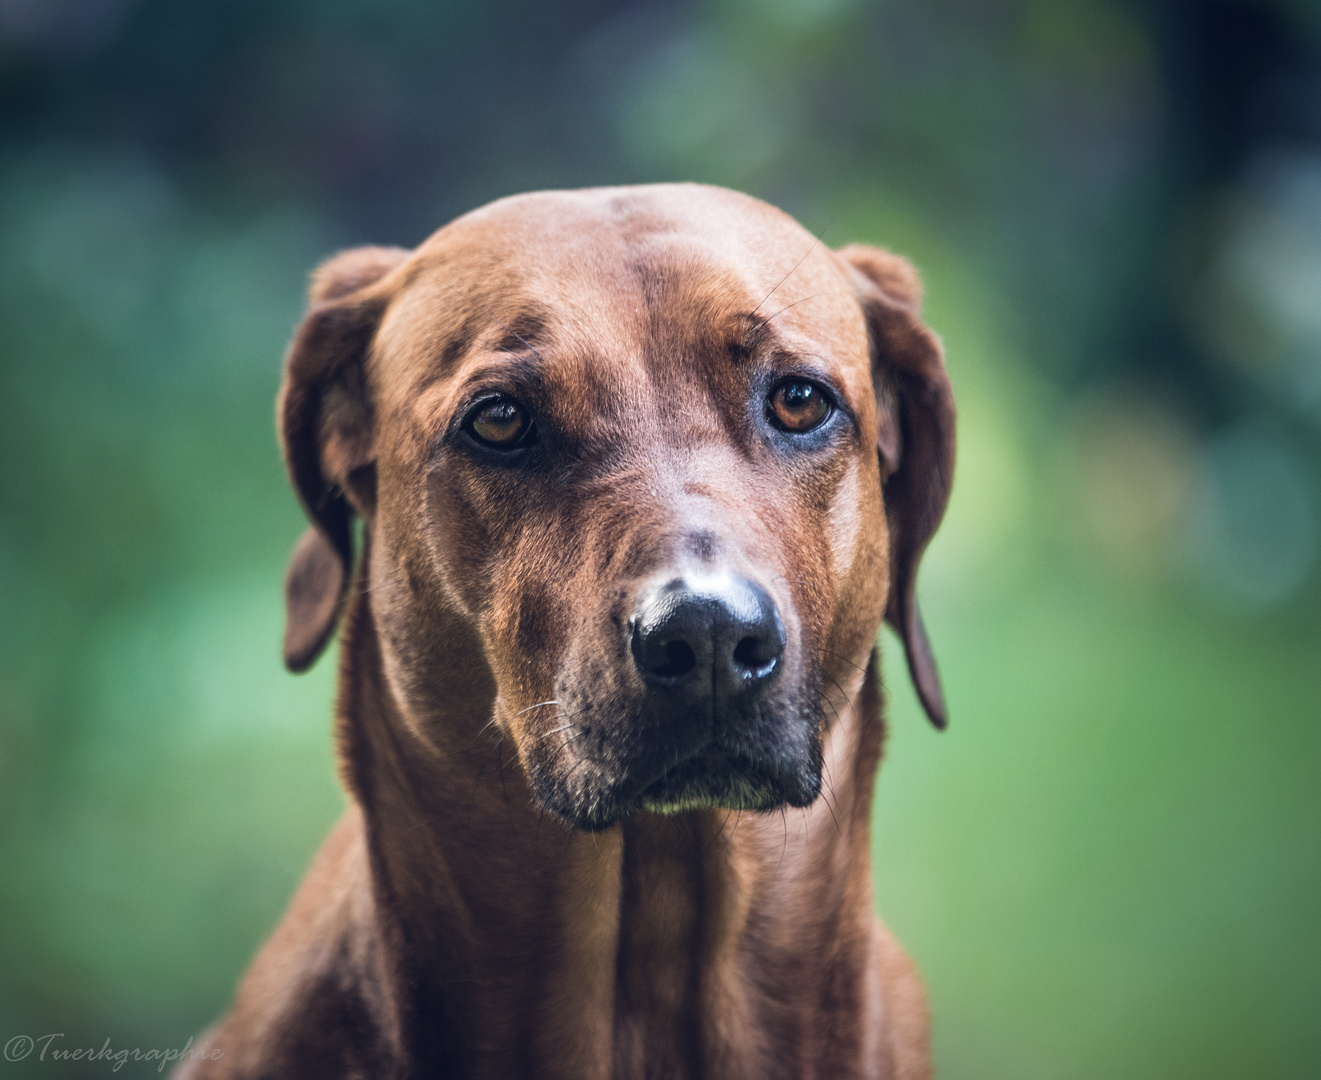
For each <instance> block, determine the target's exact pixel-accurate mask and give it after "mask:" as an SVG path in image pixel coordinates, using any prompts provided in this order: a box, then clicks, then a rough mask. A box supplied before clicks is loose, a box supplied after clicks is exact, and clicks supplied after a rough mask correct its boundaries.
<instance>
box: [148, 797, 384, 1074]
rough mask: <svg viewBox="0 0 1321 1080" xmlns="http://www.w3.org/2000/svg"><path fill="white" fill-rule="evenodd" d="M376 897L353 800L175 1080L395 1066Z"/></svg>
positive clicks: (343, 1071)
mask: <svg viewBox="0 0 1321 1080" xmlns="http://www.w3.org/2000/svg"><path fill="white" fill-rule="evenodd" d="M371 905H372V897H371V882H370V877H369V873H368V866H367V853H366V845H365V839H364V835H363V822H362V814H361V812H360V811H359V810H358V809H357V807H353V808H351V809H349V810H348V811H347V812H346V813H345V815H344V816H343V817H342V818H341V819H340V821H339V823H338V824H337V825H336V826H335V828H334V830H333V831H332V832H331V834H330V835H329V836H328V837H327V838H326V840H325V842H324V843H323V844H322V846H321V849H320V851H318V852H317V855H316V858H315V859H314V860H313V863H312V866H311V869H310V870H309V871H308V874H307V877H306V878H305V879H304V880H303V883H302V885H301V886H300V887H299V889H298V892H297V893H296V894H295V895H294V898H293V900H292V902H291V903H290V905H289V909H288V910H287V911H286V913H285V916H284V918H283V920H282V921H281V922H280V924H279V926H278V927H277V928H276V930H275V932H274V933H273V934H272V935H271V937H270V939H269V940H268V941H267V942H266V944H265V945H264V946H263V947H262V949H261V951H260V952H259V953H258V955H257V958H256V960H255V961H254V962H253V964H252V966H251V968H250V969H249V970H248V972H247V974H246V975H245V976H244V977H243V980H242V982H241V983H240V984H239V987H238V991H237V993H236V995H235V1000H234V1007H233V1009H232V1010H231V1011H230V1013H229V1015H228V1016H227V1017H225V1019H224V1020H222V1021H221V1022H220V1023H219V1024H217V1025H216V1026H215V1027H214V1028H212V1029H211V1030H210V1031H208V1032H207V1033H206V1034H205V1035H203V1036H202V1038H201V1039H200V1040H199V1043H198V1045H197V1047H196V1049H195V1050H194V1053H193V1056H192V1058H191V1060H188V1061H185V1062H184V1063H183V1065H182V1066H181V1067H180V1069H179V1070H178V1071H177V1072H176V1073H175V1074H174V1076H175V1080H239V1078H242V1080H258V1078H266V1077H271V1078H275V1077H279V1078H280V1080H298V1078H300V1077H309V1078H310V1077H316V1078H318V1080H330V1078H332V1077H346V1078H347V1077H357V1076H363V1077H365V1076H379V1075H382V1074H385V1073H388V1066H387V1065H386V1061H385V1059H386V1057H387V1056H388V1048H387V1039H386V1036H385V1034H384V1032H385V1031H386V1029H387V1026H388V1025H387V1022H386V1021H385V1018H384V1016H383V1009H382V1004H381V1001H380V997H379V995H378V994H376V993H374V991H373V988H374V987H375V986H376V985H377V979H376V978H375V976H374V968H375V961H376V955H375V938H374V936H373V933H372V926H373V925H374V920H373V917H372V910H371Z"/></svg>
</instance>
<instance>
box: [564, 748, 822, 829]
mask: <svg viewBox="0 0 1321 1080" xmlns="http://www.w3.org/2000/svg"><path fill="white" fill-rule="evenodd" d="M820 792H821V768H820V765H819V763H817V764H813V763H806V762H805V763H804V764H803V766H802V768H801V769H798V770H795V771H794V772H793V774H792V775H776V774H774V773H772V772H770V771H768V770H767V769H765V768H762V767H759V766H758V765H756V764H755V763H753V762H751V761H747V760H743V759H731V758H728V757H725V756H723V755H721V756H715V757H712V756H706V755H701V756H698V757H694V758H690V759H688V760H687V761H683V762H680V763H679V764H678V765H676V766H674V767H672V768H670V769H667V770H666V771H665V772H664V774H663V775H662V776H660V777H659V778H658V779H656V780H654V781H652V782H651V783H650V784H648V785H647V786H646V787H645V788H644V789H643V790H642V791H641V792H639V793H637V794H636V795H633V796H631V797H628V798H619V797H607V798H599V797H598V798H594V799H591V800H590V801H584V802H581V803H577V804H576V805H570V806H563V805H561V806H549V807H547V808H548V809H550V810H552V812H554V813H556V814H557V815H558V816H559V817H560V818H561V819H563V820H564V821H565V823H566V824H568V825H570V826H571V827H573V828H575V829H578V830H581V831H583V832H601V831H603V830H605V829H609V828H611V827H612V826H614V825H617V824H618V823H619V822H620V821H621V820H623V819H624V818H626V817H628V816H630V815H631V814H634V813H637V812H639V811H646V812H650V813H653V814H666V815H670V814H679V813H683V812H684V811H686V810H701V809H725V810H748V811H769V810H778V809H780V808H781V807H785V806H792V807H804V806H810V805H811V804H812V803H813V802H815V801H816V799H817V797H818V795H819V794H820Z"/></svg>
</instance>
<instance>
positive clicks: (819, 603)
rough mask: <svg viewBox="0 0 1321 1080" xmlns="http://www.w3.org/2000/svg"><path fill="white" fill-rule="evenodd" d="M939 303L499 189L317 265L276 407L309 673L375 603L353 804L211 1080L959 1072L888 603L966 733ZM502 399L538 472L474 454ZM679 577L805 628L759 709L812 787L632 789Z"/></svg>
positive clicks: (757, 213)
mask: <svg viewBox="0 0 1321 1080" xmlns="http://www.w3.org/2000/svg"><path fill="white" fill-rule="evenodd" d="M918 303H919V289H918V283H917V279H916V276H915V274H914V273H913V271H912V269H911V268H910V267H909V266H908V264H907V263H905V262H903V260H901V259H898V258H897V257H895V256H893V255H890V254H888V253H886V252H882V251H879V250H877V249H874V248H862V247H851V248H846V249H843V250H842V251H840V252H831V251H830V250H828V249H826V248H824V247H822V246H821V245H820V244H819V243H817V242H815V241H814V240H813V239H812V237H811V236H809V235H808V234H807V233H806V232H805V231H803V230H802V228H801V227H800V226H798V225H797V224H796V223H794V222H793V221H792V220H791V219H789V218H787V217H786V216H785V215H783V214H781V213H780V212H779V211H777V210H774V209H772V208H771V207H768V206H766V205H765V204H763V203H760V202H757V201H756V200H754V199H751V198H748V197H747V196H743V195H738V194H735V193H733V192H728V191H723V190H720V189H716V188H708V187H701V186H697V185H663V186H655V187H642V188H617V189H601V190H595V191H587V192H552V193H541V194H537V195H529V196H520V197H517V198H513V199H506V200H502V201H500V202H498V203H494V204H492V205H490V206H488V207H485V208H483V209H481V210H478V211H475V212H473V213H472V214H469V215H466V216H465V217H463V218H460V219H459V220H457V221H456V222H453V223H451V224H450V225H449V226H447V227H446V228H444V229H442V230H440V232H438V233H436V234H435V235H434V236H433V237H432V238H431V239H430V240H428V241H427V242H426V243H424V244H423V245H422V246H421V247H419V248H418V249H417V250H416V251H412V252H409V251H403V250H398V249H385V248H368V249H361V250H359V251H356V252H347V253H345V254H343V255H341V256H338V257H337V258H335V259H334V260H331V261H330V262H329V263H327V264H326V265H325V266H324V267H322V268H321V269H320V270H319V271H318V272H317V274H316V276H315V278H314V282H313V289H312V306H311V309H310V311H309V313H308V316H307V318H306V320H305V321H304V323H303V325H302V326H301V327H300V329H299V331H298V334H297V335H296V337H295V339H294V343H293V344H292V346H291V348H290V353H289V356H288V359H287V363H286V373H285V384H284V387H283V389H282V391H281V401H280V426H281V433H282V438H283V440H284V448H285V455H286V460H287V462H288V466H289V471H290V475H291V478H292V480H293V483H294V486H295V489H296V490H297V492H298V494H299V497H300V498H301V500H302V501H303V504H304V506H305V508H306V510H307V512H308V514H309V517H310V518H311V520H312V522H313V525H312V528H311V529H310V530H309V532H308V534H307V535H306V536H305V537H304V539H303V541H301V542H300V545H299V547H298V549H297V551H296V552H295V558H294V562H293V565H292V566H291V568H290V575H289V579H288V582H287V584H286V591H287V599H288V611H289V625H288V631H287V636H286V645H285V655H286V660H287V662H288V664H289V666H290V667H291V668H293V669H295V670H301V669H303V668H305V667H307V666H309V665H310V664H311V663H312V662H314V660H315V659H316V656H317V655H318V654H319V652H320V651H321V650H322V648H323V647H324V646H325V644H326V642H327V640H328V639H329V637H330V636H331V634H332V633H333V631H334V629H335V626H336V624H337V622H338V621H341V615H342V621H343V623H344V626H343V632H342V640H341V647H340V649H341V651H340V672H339V692H338V700H337V706H336V717H337V738H338V743H339V755H340V761H341V768H342V772H343V777H344V781H345V784H346V786H347V788H348V790H349V793H350V796H351V807H350V809H349V811H348V812H347V813H346V814H345V816H344V818H343V819H342V820H341V821H340V823H339V824H338V825H337V826H336V827H335V829H334V831H333V832H332V833H331V835H330V837H329V838H328V839H327V841H326V842H325V844H324V846H323V847H322V849H321V851H320V853H319V854H318V855H317V857H316V860H315V862H314V863H313V866H312V868H311V870H310V871H309V873H308V876H307V878H306V879H305V881H304V882H303V884H302V886H301V888H300V889H299V891H298V893H297V895H296V896H295V897H294V899H293V902H292V904H291V906H290V908H289V911H288V913H287V914H286V916H285V918H284V921H283V922H282V923H281V924H280V926H279V928H278V929H277V930H276V931H275V933H274V934H273V936H272V937H271V939H270V940H269V941H268V942H267V943H266V945H265V947H264V948H263V949H262V951H261V952H260V954H259V955H258V957H257V959H256V960H255V961H254V963H253V965H252V967H251V969H250V970H249V972H248V973H247V975H246V976H245V978H244V979H243V982H242V984H241V985H240V987H239V990H238V994H237V998H236V1001H235V1004H234V1007H233V1009H232V1011H231V1012H230V1014H229V1015H228V1016H227V1017H226V1018H225V1019H224V1020H223V1021H222V1022H221V1023H220V1024H219V1025H217V1027H215V1028H214V1029H213V1030H212V1031H211V1032H209V1033H208V1034H207V1036H205V1038H204V1041H203V1044H202V1049H203V1050H204V1051H218V1052H219V1056H218V1057H207V1058H206V1059H203V1060H196V1061H193V1062H190V1063H189V1064H188V1065H186V1066H185V1067H184V1069H183V1071H182V1073H181V1074H180V1075H182V1076H186V1077H189V1078H257V1077H270V1078H280V1080H290V1078H298V1077H309V1078H311V1077H316V1078H318V1080H323V1078H330V1077H391V1078H398V1080H404V1078H422V1077H491V1078H509V1077H562V1078H565V1080H570V1078H571V1080H588V1078H599V1080H605V1078H617V1080H625V1078H643V1077H657V1078H660V1077H664V1078H678V1077H705V1078H730V1080H734V1078H745V1077H746V1078H749V1080H751V1078H764V1077H786V1078H787V1077H821V1078H835V1077H874V1078H881V1077H886V1078H904V1080H919V1078H923V1077H927V1076H929V1075H930V1064H929V1057H928V1050H927V1019H926V1007H925V1003H924V997H923V991H922V988H921V984H920V982H919V980H918V976H917V974H916V972H915V970H914V968H913V967H912V965H911V963H910V962H909V960H908V959H907V957H906V956H905V955H904V953H903V952H902V951H901V949H900V948H899V946H898V945H897V944H896V943H895V941H894V939H893V938H892V937H891V936H890V934H889V933H888V932H887V931H886V930H885V928H884V927H883V926H882V925H881V924H880V923H879V922H877V920H876V918H875V915H874V911H873V894H872V880H871V865H870V857H869V854H870V822H871V806H872V791H873V787H874V782H875V775H876V770H877V767H878V765H879V762H880V757H881V749H882V743H883V739H884V729H883V724H882V719H881V710H882V691H881V687H880V681H879V676H878V673H877V657H876V654H875V644H874V643H875V640H876V634H877V630H878V627H879V624H880V622H881V620H882V617H883V616H884V617H885V618H887V619H889V621H891V623H892V624H893V625H894V626H895V628H896V630H897V631H898V633H899V634H900V637H901V640H902V641H903V642H904V644H905V648H906V651H907V653H908V659H909V666H910V669H911V670H912V672H913V675H914V678H915V681H916V683H917V685H918V688H919V693H920V695H921V697H922V700H923V703H924V705H925V706H926V707H927V710H928V712H929V713H930V715H931V718H932V720H933V721H934V722H935V723H936V724H937V725H939V726H943V724H944V722H945V712H944V703H943V700H942V698H941V695H940V687H939V683H938V681H937V678H936V672H935V667H934V663H933V662H932V660H931V654H930V651H929V648H928V646H927V643H926V637H925V633H924V632H923V630H922V627H921V622H920V619H919V617H918V614H917V607H916V603H915V599H914V584H915V579H916V573H917V564H918V560H919V559H920V557H921V554H922V551H923V549H924V548H925V546H926V543H927V541H928V540H929V539H930V536H931V534H932V532H933V531H934V530H935V528H936V525H937V524H938V522H939V520H940V517H941V515H942V513H943V511H944V507H945V503H946V501H947V499H948V495H949V485H950V482H951V477H952V468H953V452H954V444H953V439H954V410H953V400H952V397H951V395H950V391H949V383H948V380H947V378H946V376H945V373H944V367H943V364H942V361H941V356H940V350H939V345H938V342H937V341H936V339H935V337H934V336H933V335H932V334H931V333H930V331H928V330H927V329H926V328H925V327H924V326H923V325H922V324H921V322H920V321H919V319H918V315H917V307H918ZM795 373H797V374H803V373H806V374H807V375H810V377H812V378H814V379H819V380H821V381H822V382H823V383H825V384H828V385H829V386H830V387H831V388H832V390H833V392H834V394H835V395H836V397H837V399H838V402H837V404H838V414H839V415H838V417H835V418H833V419H832V423H833V424H834V427H832V428H830V431H829V433H828V434H827V435H822V436H820V437H819V438H818V439H817V441H816V442H811V443H809V442H801V441H800V442H795V441H794V440H793V439H785V438H782V437H781V436H780V435H778V434H776V433H775V432H774V431H772V430H771V429H769V428H767V427H766V426H765V421H764V418H763V415H762V406H761V404H759V403H760V402H762V400H763V397H764V393H765V387H767V386H770V385H773V383H774V380H776V379H779V378H783V377H785V375H786V374H789V375H793V374H795ZM483 388H485V389H486V390H491V391H499V392H501V393H510V394H511V395H514V396H517V395H522V396H523V397H524V398H526V399H527V402H528V403H529V405H530V408H531V409H532V411H533V412H535V413H536V415H537V418H538V421H537V422H538V424H542V425H543V426H544V434H541V435H540V438H541V442H539V443H538V444H537V446H539V447H540V448H541V449H539V450H535V451H529V452H528V456H525V457H524V458H519V459H517V461H515V459H514V458H512V457H499V455H494V456H493V455H492V453H491V452H490V451H489V450H487V449H483V448H481V447H477V446H475V445H472V439H471V437H470V436H469V435H467V434H465V430H466V429H465V428H464V427H463V418H464V416H465V415H468V413H469V411H470V410H471V408H472V401H473V400H474V398H473V395H474V394H475V393H479V392H482V391H483ZM759 395H761V396H759ZM832 417H834V414H832ZM538 430H539V432H540V431H541V429H540V428H539V429H538ZM536 455H540V456H536ZM511 462H512V464H511ZM355 516H356V517H358V518H360V519H361V520H362V522H363V537H364V540H365V543H364V550H363V552H362V553H361V555H360V557H358V558H357V559H356V562H355V553H354V551H353V529H352V527H351V524H352V519H353V517H355ZM675 566H679V567H689V568H692V567H697V568H699V569H700V568H705V569H707V570H711V569H712V568H715V569H717V570H722V568H729V571H730V572H731V573H734V572H737V573H738V574H741V575H745V576H747V577H749V578H755V579H756V580H758V581H760V582H763V583H764V584H765V588H766V590H767V592H768V594H769V595H770V596H772V597H773V599H774V602H775V603H776V604H777V605H778V609H779V610H780V611H781V612H782V613H783V621H784V626H785V633H786V640H787V645H786V646H785V650H786V651H785V653H784V655H783V658H782V670H780V671H779V672H778V673H777V675H776V680H777V681H776V682H775V683H774V688H773V692H768V694H769V696H768V698H767V701H766V703H764V704H763V705H759V706H758V709H759V710H760V711H757V712H755V714H754V713H749V714H748V715H749V716H752V717H753V718H754V719H755V722H756V723H757V724H760V725H761V727H762V728H764V729H765V731H766V732H768V734H766V735H765V736H764V738H765V740H766V747H768V749H767V750H766V753H767V754H768V755H770V756H774V755H776V754H779V755H780V756H781V757H783V758H784V759H785V760H786V761H792V763H795V764H794V767H795V768H799V772H798V773H792V769H790V772H789V773H786V774H785V775H786V776H788V777H789V779H784V780H783V785H782V787H781V788H775V790H776V791H778V792H779V794H775V795H768V794H767V793H766V791H765V790H761V789H760V788H757V785H758V783H760V781H758V780H756V778H755V777H754V779H752V780H748V781H747V784H746V785H745V786H747V788H748V790H750V791H751V790H752V789H754V788H756V789H757V791H758V792H759V793H754V794H749V795H730V796H719V797H717V796H712V798H711V799H709V800H707V802H711V801H714V802H716V803H722V801H723V805H704V804H703V799H702V798H694V797H692V796H686V797H687V798H689V802H690V803H691V804H692V805H689V804H688V803H685V804H683V805H675V806H673V807H669V806H665V807H661V809H662V810H663V811H664V812H657V810H656V809H648V808H646V807H647V806H648V805H650V804H648V803H646V801H645V796H636V795H630V794H629V792H630V791H631V790H632V789H631V788H629V786H628V784H629V782H630V778H631V777H634V775H635V774H636V773H637V770H638V769H640V768H641V766H640V765H638V761H640V760H642V759H643V758H644V757H645V753H644V751H646V748H647V747H648V746H650V745H651V744H652V743H653V742H654V741H655V740H657V739H661V740H664V739H667V738H670V737H673V738H675V739H678V738H679V735H677V734H674V732H675V731H677V727H675V724H677V721H673V718H670V717H667V715H665V714H664V713H663V712H657V710H656V708H655V707H654V706H653V704H652V703H651V701H652V699H651V698H649V697H648V696H647V694H646V692H644V690H642V689H639V685H640V684H639V683H638V679H637V674H636V671H634V669H633V666H632V665H633V661H632V660H631V659H630V657H629V651H628V650H629V644H628V642H629V637H628V633H629V632H631V631H626V629H625V623H626V622H627V617H628V613H629V611H631V610H632V607H630V605H634V604H635V603H636V602H637V601H636V597H637V596H638V595H641V594H640V592H639V590H640V589H641V588H642V586H641V585H640V584H639V583H640V582H644V581H647V580H651V578H654V576H655V575H656V574H658V573H660V574H662V575H664V574H666V573H670V572H671V569H670V568H673V567H675ZM355 567H356V568H355ZM722 572H723V570H722ZM630 625H631V624H630ZM569 702H572V703H573V707H572V708H570V707H569V704H568V703H569ZM751 722H752V721H749V723H751ZM706 737H707V736H701V738H706ZM759 737H760V736H759ZM649 740H650V741H649ZM676 745H677V743H676ZM640 747H641V749H639V748H640ZM640 755H641V756H640ZM679 756H680V755H679V751H678V750H677V749H676V750H675V758H676V763H677V761H678V758H679ZM776 760H779V759H778V758H777V759H776ZM676 768H677V764H676ZM790 774H792V775H790ZM665 775H668V774H665ZM794 777H798V780H794V779H793V778H794ZM816 782H819V784H820V787H819V794H817V788H815V787H814V786H813V784H814V783H816ZM776 783H779V781H776ZM795 783H798V785H799V786H797V787H795V786H794V785H795ZM662 786H663V785H662ZM764 786H765V785H763V787H764ZM771 787H772V788H774V787H775V785H774V784H771ZM647 790H652V789H650V788H648V789H647ZM730 790H736V789H735V788H730ZM737 790H743V789H742V788H739V789H737ZM639 798H641V799H643V801H642V802H639V801H638V799H639ZM652 798H653V802H654V801H655V799H660V798H661V796H653V797H652ZM740 799H743V800H745V802H746V804H747V806H749V807H750V808H749V809H739V808H737V807H738V806H742V805H744V802H740V801H739V800H740ZM630 800H632V801H630Z"/></svg>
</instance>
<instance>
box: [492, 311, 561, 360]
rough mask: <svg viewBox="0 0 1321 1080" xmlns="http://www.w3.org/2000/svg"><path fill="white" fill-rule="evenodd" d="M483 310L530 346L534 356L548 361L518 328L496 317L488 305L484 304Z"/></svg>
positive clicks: (529, 348)
mask: <svg viewBox="0 0 1321 1080" xmlns="http://www.w3.org/2000/svg"><path fill="white" fill-rule="evenodd" d="M482 310H483V311H485V312H486V315H487V317H488V318H489V319H490V320H491V321H492V322H494V323H496V324H498V325H499V326H502V327H504V330H505V332H506V333H507V334H509V335H511V336H512V337H515V338H517V339H518V340H519V341H521V342H522V343H523V344H524V345H526V346H527V347H528V351H529V352H531V353H532V355H533V356H535V357H536V358H537V359H538V360H540V361H541V362H542V363H543V364H545V363H547V361H546V358H545V357H544V356H542V355H541V353H539V352H537V347H536V346H535V345H533V344H532V342H530V341H528V339H527V338H525V337H524V336H523V335H522V334H520V333H519V332H518V331H517V330H515V329H514V328H513V327H511V326H510V325H509V324H508V323H505V322H501V321H500V319H498V318H496V315H495V312H493V311H492V310H491V309H490V308H488V307H486V306H484V305H483V307H482Z"/></svg>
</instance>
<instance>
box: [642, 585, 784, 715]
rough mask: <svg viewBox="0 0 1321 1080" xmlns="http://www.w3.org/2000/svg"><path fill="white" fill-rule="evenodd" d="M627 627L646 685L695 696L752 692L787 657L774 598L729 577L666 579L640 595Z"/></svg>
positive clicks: (762, 684)
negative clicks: (645, 594)
mask: <svg viewBox="0 0 1321 1080" xmlns="http://www.w3.org/2000/svg"><path fill="white" fill-rule="evenodd" d="M630 628H631V631H632V641H631V645H632V648H633V660H634V662H635V663H636V664H637V667H638V671H639V672H640V673H641V675H642V678H643V680H644V681H645V682H646V683H647V684H648V685H649V686H652V687H654V688H657V689H666V690H671V691H675V692H682V693H684V694H686V695H690V696H692V697H704V696H714V697H721V698H728V697H733V696H736V695H749V696H750V695H753V694H755V693H756V692H757V691H758V690H759V689H761V687H763V686H764V685H765V684H766V683H767V681H768V680H769V679H770V678H771V676H772V675H774V674H775V670H776V668H777V667H779V664H780V659H781V657H782V656H783V655H784V624H783V623H782V622H781V621H780V613H779V611H778V610H776V607H775V601H774V600H772V599H771V598H770V596H769V594H767V592H766V590H765V589H763V588H762V587H761V586H760V585H756V584H754V583H753V582H751V581H748V580H746V579H745V578H738V577H731V576H729V575H718V576H715V577H701V578H687V577H679V578H675V579H673V580H672V581H669V582H667V583H666V584H664V585H662V586H661V587H660V588H657V589H655V590H653V591H652V592H651V593H650V595H648V596H645V597H644V598H643V600H642V602H641V603H640V604H639V606H638V610H637V613H636V614H635V615H634V616H633V619H632V622H631V623H630Z"/></svg>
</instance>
